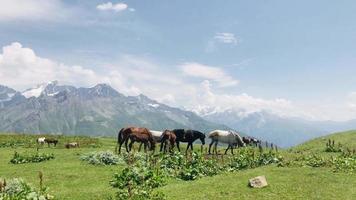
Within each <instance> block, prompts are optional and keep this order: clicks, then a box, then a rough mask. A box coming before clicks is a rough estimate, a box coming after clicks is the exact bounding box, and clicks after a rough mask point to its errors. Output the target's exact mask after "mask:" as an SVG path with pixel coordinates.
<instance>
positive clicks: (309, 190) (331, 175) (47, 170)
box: [0, 131, 356, 200]
mask: <svg viewBox="0 0 356 200" xmlns="http://www.w3.org/2000/svg"><path fill="white" fill-rule="evenodd" d="M37 137H38V136H31V135H30V136H28V135H26V136H23V135H16V134H13V135H8V134H1V135H0V177H2V178H7V179H9V178H16V177H20V178H23V179H24V180H25V181H26V182H28V183H30V184H31V185H33V186H35V187H39V178H38V173H39V171H41V172H42V173H43V174H44V185H45V186H47V187H49V192H50V194H52V195H54V196H55V198H56V199H76V200H81V199H83V200H84V199H85V200H89V199H107V198H109V197H112V196H114V195H115V192H116V189H115V188H113V187H111V186H110V184H109V183H110V180H112V179H113V175H114V174H115V173H116V172H120V171H121V170H122V169H123V167H124V166H123V165H120V164H119V165H115V166H96V165H90V164H88V163H86V162H84V161H82V160H80V156H81V155H83V154H85V153H89V152H93V151H107V150H109V151H114V150H115V146H116V143H115V139H114V138H86V137H73V136H68V137H67V136H61V137H59V141H60V143H59V144H58V145H57V147H53V146H51V147H49V148H48V147H47V146H46V145H44V146H43V147H41V148H39V150H38V152H40V153H53V154H54V155H55V159H53V160H49V161H44V162H40V163H25V164H12V163H10V160H11V158H12V157H13V155H14V153H15V152H18V153H19V154H29V153H36V152H37V145H36V144H35V139H36V138H37ZM329 139H331V140H335V142H336V143H339V142H340V143H341V144H342V148H344V149H356V131H349V132H344V133H336V134H332V135H330V136H326V137H321V138H317V139H314V140H311V141H309V142H306V143H304V144H301V145H299V146H296V147H293V148H291V149H286V150H279V153H280V154H281V155H282V156H283V158H284V160H285V162H286V163H288V164H272V165H268V166H263V167H257V168H253V169H246V170H240V171H235V172H223V173H220V174H218V175H215V176H211V177H202V178H199V179H197V180H193V181H183V180H181V179H175V178H171V179H169V180H168V183H167V184H166V185H165V186H163V187H158V188H156V189H155V190H156V191H160V192H162V193H164V194H165V195H166V198H167V199H321V200H324V199H350V200H352V199H356V190H355V188H356V174H355V173H354V172H349V171H335V170H333V169H334V168H333V166H332V165H328V164H325V165H323V166H320V167H315V166H308V165H310V160H308V161H305V162H306V163H307V164H305V165H304V164H301V163H302V162H300V161H299V160H298V161H295V162H294V160H296V159H295V158H297V157H298V156H300V155H301V154H303V155H309V154H310V155H316V156H324V157H325V159H326V158H328V157H330V156H336V155H337V153H326V152H325V151H324V149H325V144H326V142H327V141H328V140H329ZM70 141H79V143H80V142H82V143H83V144H84V145H81V146H80V148H74V149H65V148H64V143H65V142H70ZM16 144H20V145H16ZM195 149H199V148H195ZM289 161H291V162H292V161H293V164H290V163H291V162H289ZM259 175H265V176H266V178H267V181H268V184H269V185H268V186H267V187H265V188H262V189H253V188H250V187H249V186H248V180H249V179H250V178H253V177H255V176H259Z"/></svg>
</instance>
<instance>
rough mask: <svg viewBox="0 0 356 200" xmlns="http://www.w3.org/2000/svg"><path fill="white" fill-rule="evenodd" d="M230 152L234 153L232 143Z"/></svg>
mask: <svg viewBox="0 0 356 200" xmlns="http://www.w3.org/2000/svg"><path fill="white" fill-rule="evenodd" d="M231 154H232V155H234V148H233V146H232V145H231Z"/></svg>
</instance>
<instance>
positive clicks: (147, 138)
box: [37, 127, 261, 154]
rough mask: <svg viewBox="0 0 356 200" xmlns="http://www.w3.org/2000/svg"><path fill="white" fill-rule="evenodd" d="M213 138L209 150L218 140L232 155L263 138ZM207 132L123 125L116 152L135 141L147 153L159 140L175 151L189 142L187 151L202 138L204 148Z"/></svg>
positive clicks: (218, 133) (229, 134)
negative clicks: (182, 144)
mask: <svg viewBox="0 0 356 200" xmlns="http://www.w3.org/2000/svg"><path fill="white" fill-rule="evenodd" d="M206 135H207V137H208V138H210V140H211V142H210V144H209V151H208V153H209V154H211V150H212V152H213V153H215V154H217V153H218V152H217V145H218V143H223V144H227V146H228V147H227V149H226V150H225V154H227V152H228V150H229V149H230V150H231V154H234V148H238V147H245V146H248V145H253V146H256V147H257V146H258V145H260V144H261V141H260V140H258V139H256V138H253V137H245V136H244V137H241V136H240V134H239V133H238V132H236V131H233V130H228V131H227V130H214V131H211V132H209V133H207V134H206ZM206 135H205V134H204V133H202V132H200V131H197V130H190V129H174V130H165V131H154V130H149V129H147V128H141V127H126V128H122V129H121V130H120V131H119V133H118V136H117V145H116V150H115V151H116V152H117V151H118V153H119V154H120V153H121V147H122V145H125V148H126V151H127V152H130V151H131V150H132V146H133V144H134V143H135V142H138V143H140V147H139V151H140V150H141V148H142V145H143V146H144V151H145V152H147V149H148V148H149V150H151V151H155V147H156V143H160V151H161V152H162V151H164V152H167V150H168V151H170V152H172V151H173V150H174V147H175V146H177V149H178V151H180V143H188V144H187V147H186V152H187V151H188V150H189V149H191V150H193V143H194V142H195V141H196V140H200V143H201V151H202V150H203V145H205V138H206ZM37 143H38V144H41V145H43V144H45V143H47V144H48V147H49V146H50V145H51V144H53V145H54V146H57V144H58V140H57V139H53V138H45V137H40V138H37ZM64 146H65V147H66V148H67V149H70V148H77V147H79V144H78V143H77V142H70V143H66V144H65V145H64Z"/></svg>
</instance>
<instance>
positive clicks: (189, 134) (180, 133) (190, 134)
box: [172, 129, 205, 152]
mask: <svg viewBox="0 0 356 200" xmlns="http://www.w3.org/2000/svg"><path fill="white" fill-rule="evenodd" d="M172 132H173V133H174V134H175V135H176V137H177V138H176V144H177V148H178V151H180V148H179V142H186V143H188V146H187V149H186V150H185V152H187V151H188V149H189V147H190V149H191V150H193V142H194V141H195V140H197V139H200V141H201V143H202V146H201V147H202V148H203V145H204V144H205V134H204V133H202V132H199V131H195V130H184V129H174V130H173V131H172Z"/></svg>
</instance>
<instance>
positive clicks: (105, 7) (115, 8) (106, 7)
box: [96, 2, 131, 12]
mask: <svg viewBox="0 0 356 200" xmlns="http://www.w3.org/2000/svg"><path fill="white" fill-rule="evenodd" d="M96 8H97V9H98V10H102V11H106V10H112V11H115V12H121V11H124V10H126V9H127V8H128V6H127V4H125V3H117V4H113V3H111V2H107V3H103V4H99V5H97V6H96ZM130 11H131V9H130Z"/></svg>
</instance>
